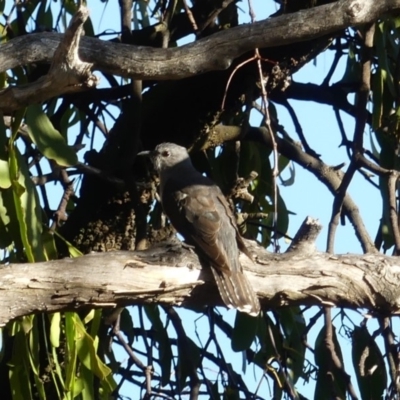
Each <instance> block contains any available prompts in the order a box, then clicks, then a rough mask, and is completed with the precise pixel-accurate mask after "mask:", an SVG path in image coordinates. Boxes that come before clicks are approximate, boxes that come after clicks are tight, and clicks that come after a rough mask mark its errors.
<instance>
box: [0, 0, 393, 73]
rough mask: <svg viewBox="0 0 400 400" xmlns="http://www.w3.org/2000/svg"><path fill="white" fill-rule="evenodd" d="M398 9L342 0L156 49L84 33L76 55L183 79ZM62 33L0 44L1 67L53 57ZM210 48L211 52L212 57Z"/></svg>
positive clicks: (109, 66)
mask: <svg viewBox="0 0 400 400" xmlns="http://www.w3.org/2000/svg"><path fill="white" fill-rule="evenodd" d="M399 9H400V0H380V1H378V0H340V1H338V2H334V3H330V4H326V5H323V6H319V7H313V8H309V9H306V10H302V11H298V12H296V13H292V14H285V15H281V16H278V17H274V18H268V19H266V20H263V21H260V22H256V23H254V24H244V25H240V26H238V27H235V28H232V29H226V30H223V31H221V32H218V33H216V34H214V35H212V36H209V37H206V38H204V39H202V40H199V41H196V42H194V43H191V44H188V45H185V46H182V47H177V48H170V49H159V48H158V49H157V48H151V47H143V46H133V45H124V44H117V43H112V42H105V41H101V40H99V39H96V38H90V37H83V38H82V39H81V43H80V47H79V55H80V57H81V59H82V60H83V61H86V62H89V63H92V64H93V65H94V68H95V69H98V70H101V71H103V72H107V73H111V74H115V75H120V76H124V77H132V78H135V79H181V78H185V77H189V76H194V75H197V74H201V73H204V72H207V71H213V70H221V69H226V68H228V67H229V66H230V65H231V63H232V61H233V60H234V59H235V58H237V57H239V56H240V55H242V54H244V53H246V52H248V51H250V50H253V49H255V48H265V47H272V46H281V45H285V44H289V43H295V42H300V41H305V40H309V39H314V38H318V37H321V36H324V35H328V34H331V33H333V32H337V31H340V30H343V29H345V28H347V27H349V26H358V25H362V24H365V23H368V22H372V21H375V20H377V19H378V18H380V17H381V16H382V15H383V14H385V13H388V12H394V11H396V10H399ZM62 38H63V35H62V34H57V33H48V32H46V33H35V34H30V35H24V36H20V37H17V38H14V39H12V40H10V41H8V42H6V43H4V44H2V45H1V46H0V50H1V51H0V72H4V71H6V70H8V69H11V68H15V67H16V66H19V65H27V64H31V63H36V62H51V60H52V58H53V55H54V52H55V50H56V48H57V47H58V45H59V43H60V41H61V40H62ZM210 54H212V55H213V56H212V57H210Z"/></svg>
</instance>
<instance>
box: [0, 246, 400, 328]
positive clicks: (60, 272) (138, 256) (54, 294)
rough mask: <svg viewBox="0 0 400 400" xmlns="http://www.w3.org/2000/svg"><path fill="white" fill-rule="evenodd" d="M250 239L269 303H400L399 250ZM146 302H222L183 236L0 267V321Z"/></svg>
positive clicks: (388, 310)
mask: <svg viewBox="0 0 400 400" xmlns="http://www.w3.org/2000/svg"><path fill="white" fill-rule="evenodd" d="M307 240H308V239H307ZM312 240H313V239H312ZM248 246H249V248H250V251H251V252H252V253H253V255H254V259H255V262H252V261H250V260H249V259H248V258H246V257H245V256H244V255H243V256H241V263H242V265H243V268H244V270H245V271H246V274H247V276H248V278H249V280H250V282H251V284H252V286H253V288H254V290H255V291H256V292H257V294H258V296H259V298H260V303H261V306H262V308H263V309H264V310H268V309H270V308H271V307H277V306H291V305H301V304H302V305H332V306H344V307H349V308H353V309H355V308H364V309H367V310H369V311H370V312H371V313H383V314H394V313H399V311H400V263H399V258H395V257H387V256H384V255H380V254H369V255H341V256H332V255H329V254H325V253H318V252H316V251H314V250H313V249H311V247H310V246H303V245H301V243H297V244H296V246H293V247H292V248H291V249H290V251H289V252H288V253H286V254H271V253H267V252H266V251H265V250H264V249H263V248H261V247H259V246H258V245H256V244H255V243H254V242H248ZM310 249H311V250H310ZM143 303H160V304H167V305H174V306H175V305H183V306H184V307H188V308H196V309H199V308H200V307H202V306H205V305H209V306H216V305H222V303H221V299H220V297H219V295H218V290H217V288H216V286H215V284H214V280H213V277H212V274H211V272H210V271H209V270H208V269H207V268H206V269H204V270H201V269H200V265H199V263H198V259H197V256H196V255H195V254H194V253H193V252H192V251H191V250H188V249H186V248H184V247H182V246H181V244H180V243H178V242H174V243H164V244H162V245H158V246H156V247H153V248H151V249H149V250H146V251H140V252H139V251H138V252H123V251H119V252H109V253H94V254H89V255H86V256H83V257H80V258H70V259H69V258H66V259H63V260H56V261H48V262H44V263H36V264H13V265H8V266H4V267H2V268H0V304H1V305H2V307H1V308H0V325H4V324H5V323H7V322H8V321H10V320H12V319H14V318H17V317H20V316H22V315H27V314H31V313H37V312H55V311H66V310H78V309H84V308H86V309H87V308H98V307H102V308H103V307H118V306H124V305H132V304H143Z"/></svg>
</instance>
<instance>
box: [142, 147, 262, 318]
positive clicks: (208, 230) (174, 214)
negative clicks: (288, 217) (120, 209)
mask: <svg viewBox="0 0 400 400" xmlns="http://www.w3.org/2000/svg"><path fill="white" fill-rule="evenodd" d="M139 155H148V156H149V157H150V159H151V161H152V163H153V165H154V168H155V170H156V171H157V172H158V174H159V176H160V198H161V203H162V206H163V209H164V212H165V213H166V214H167V216H168V218H169V219H170V220H171V223H172V225H173V226H174V227H175V229H176V230H177V231H178V232H179V233H180V234H181V235H182V236H183V237H184V238H185V240H186V242H187V243H188V244H190V245H192V246H194V248H195V249H196V253H197V255H198V256H199V257H200V259H201V260H202V261H203V262H205V263H206V264H207V265H210V266H211V270H212V272H213V275H214V278H215V281H216V283H217V286H218V289H219V293H220V295H221V298H222V300H223V302H224V303H225V305H226V306H227V307H229V308H236V309H237V310H239V311H242V312H245V313H248V314H250V315H254V316H255V315H258V314H259V312H260V303H259V301H258V298H257V296H256V294H255V293H254V291H253V289H252V287H251V286H250V283H249V281H248V280H247V278H246V276H245V274H244V272H243V269H242V266H241V265H240V263H239V250H241V251H242V252H243V253H245V254H246V255H247V256H248V257H249V258H251V255H250V253H249V251H248V250H247V248H246V246H245V244H244V242H243V239H242V238H241V236H240V234H239V232H238V229H237V226H236V222H235V218H234V216H233V214H232V212H231V210H230V208H229V205H228V202H227V200H226V198H225V196H224V195H223V194H222V192H221V189H220V188H219V187H218V186H217V185H216V184H215V183H214V182H213V181H212V180H211V179H209V178H207V177H205V176H203V175H202V174H201V173H200V172H198V171H197V170H196V169H195V168H194V167H193V165H192V162H191V160H190V157H189V154H188V152H187V150H186V149H185V148H184V147H181V146H178V145H176V144H174V143H161V144H159V145H158V146H157V147H156V148H155V150H153V151H144V152H141V153H139Z"/></svg>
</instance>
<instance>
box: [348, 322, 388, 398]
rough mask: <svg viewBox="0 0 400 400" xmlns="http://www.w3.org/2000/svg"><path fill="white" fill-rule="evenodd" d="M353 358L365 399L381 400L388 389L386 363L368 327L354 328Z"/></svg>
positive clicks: (359, 385) (361, 391)
mask: <svg viewBox="0 0 400 400" xmlns="http://www.w3.org/2000/svg"><path fill="white" fill-rule="evenodd" d="M352 358H353V365H354V371H355V373H356V377H357V382H358V387H359V389H360V393H361V397H362V398H363V399H381V398H383V394H384V392H385V390H386V387H387V381H386V380H387V378H386V369H385V362H384V359H383V356H382V353H381V351H380V350H379V347H378V346H377V344H376V342H375V340H374V339H373V338H372V337H371V335H370V334H369V332H368V330H367V328H366V327H362V328H360V327H358V326H356V327H354V331H353V335H352Z"/></svg>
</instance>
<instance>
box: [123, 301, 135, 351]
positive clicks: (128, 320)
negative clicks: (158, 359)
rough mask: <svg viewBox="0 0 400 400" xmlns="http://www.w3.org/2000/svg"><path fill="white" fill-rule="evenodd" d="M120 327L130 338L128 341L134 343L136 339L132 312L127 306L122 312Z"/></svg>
mask: <svg viewBox="0 0 400 400" xmlns="http://www.w3.org/2000/svg"><path fill="white" fill-rule="evenodd" d="M120 329H121V331H122V332H124V334H125V336H126V337H127V338H128V343H129V344H130V345H132V343H133V340H134V331H133V320H132V315H131V313H130V312H129V311H128V309H126V308H124V309H123V310H122V312H121V316H120Z"/></svg>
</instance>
